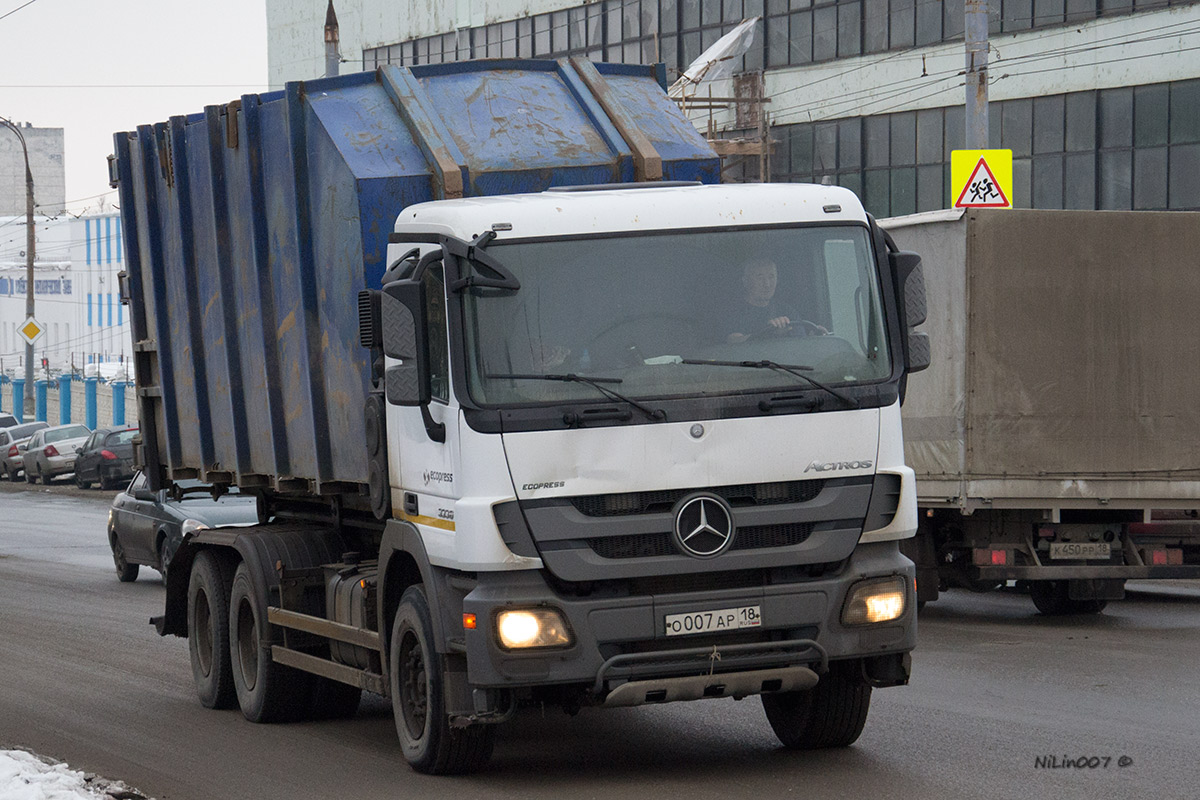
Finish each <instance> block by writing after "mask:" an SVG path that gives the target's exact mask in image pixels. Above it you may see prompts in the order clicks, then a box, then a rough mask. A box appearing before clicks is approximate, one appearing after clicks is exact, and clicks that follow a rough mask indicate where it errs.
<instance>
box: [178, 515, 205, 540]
mask: <svg viewBox="0 0 1200 800" xmlns="http://www.w3.org/2000/svg"><path fill="white" fill-rule="evenodd" d="M179 527H180V535H181V536H182V537H183V538H184V539H186V538H187V537H189V536H194V535H195V534H196V533H197V532H198V531H205V530H208V526H207V525H205V524H204V523H203V522H201V521H200V520H198V519H185V520H184V521H183V525H181V526H179Z"/></svg>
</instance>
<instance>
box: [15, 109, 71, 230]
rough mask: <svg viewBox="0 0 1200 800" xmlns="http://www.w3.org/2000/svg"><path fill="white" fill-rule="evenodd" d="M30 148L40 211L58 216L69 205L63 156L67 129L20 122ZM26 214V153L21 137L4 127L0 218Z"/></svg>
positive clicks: (35, 196)
mask: <svg viewBox="0 0 1200 800" xmlns="http://www.w3.org/2000/svg"><path fill="white" fill-rule="evenodd" d="M15 125H16V127H17V128H18V129H19V130H20V134H21V137H22V138H24V140H25V147H26V148H27V149H28V150H29V171H30V172H31V173H32V174H33V185H34V198H33V199H34V202H35V203H36V204H37V213H39V214H45V215H47V216H55V215H57V214H59V213H61V212H62V210H63V208H64V207H65V206H66V197H67V194H66V172H65V169H64V159H63V143H64V139H63V129H62V128H35V127H34V126H33V125H31V124H30V123H28V122H17V123H15ZM18 214H20V215H23V214H25V153H24V152H23V150H22V148H21V139H20V138H18V137H17V134H16V133H15V132H13V131H12V130H11V129H8V128H5V127H3V126H0V217H5V216H8V215H18Z"/></svg>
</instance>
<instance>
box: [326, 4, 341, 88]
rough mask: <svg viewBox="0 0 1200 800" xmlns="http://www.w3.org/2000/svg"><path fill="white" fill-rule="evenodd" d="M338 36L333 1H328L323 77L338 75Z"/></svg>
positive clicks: (339, 56)
mask: <svg viewBox="0 0 1200 800" xmlns="http://www.w3.org/2000/svg"><path fill="white" fill-rule="evenodd" d="M340 38H341V37H340V35H339V34H338V21H337V14H335V13H334V11H333V0H329V7H328V8H326V9H325V77H326V78H333V77H336V76H337V74H338V68H339V65H340V63H341V60H342V57H341V55H339V54H338V43H339V41H340Z"/></svg>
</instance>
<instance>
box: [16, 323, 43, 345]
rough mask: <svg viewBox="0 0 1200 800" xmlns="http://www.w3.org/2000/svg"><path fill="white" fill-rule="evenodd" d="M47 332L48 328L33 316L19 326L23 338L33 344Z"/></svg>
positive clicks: (18, 330)
mask: <svg viewBox="0 0 1200 800" xmlns="http://www.w3.org/2000/svg"><path fill="white" fill-rule="evenodd" d="M45 332H46V329H45V328H44V327H42V323H40V322H38V321H37V320H36V319H34V318H33V317H29V318H28V319H26V320H25V321H24V322H23V323H21V327H19V328H17V333H19V334H21V338H22V339H24V340H25V341H26V342H28V343H29V344H33V343H34V342H36V341H37V340H38V339H40V338H42V334H44V333H45Z"/></svg>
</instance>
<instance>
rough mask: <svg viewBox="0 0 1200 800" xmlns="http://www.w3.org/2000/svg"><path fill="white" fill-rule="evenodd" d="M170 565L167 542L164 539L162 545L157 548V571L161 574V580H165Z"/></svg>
mask: <svg viewBox="0 0 1200 800" xmlns="http://www.w3.org/2000/svg"><path fill="white" fill-rule="evenodd" d="M170 565H171V559H170V557H169V556H168V555H167V542H166V540H165V539H164V540H163V543H162V544H160V545H159V546H158V571H159V572H161V573H162V575H163V580H166V579H167V567H169V566H170Z"/></svg>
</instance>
